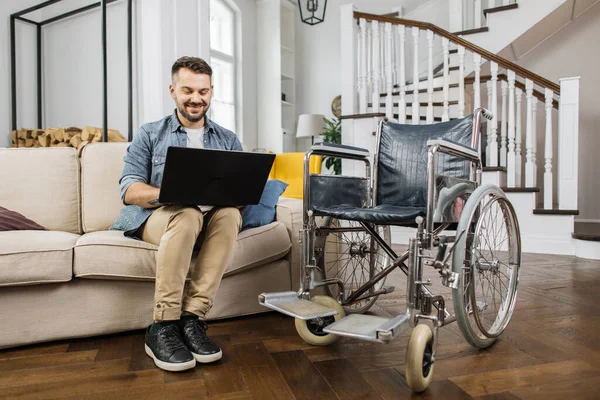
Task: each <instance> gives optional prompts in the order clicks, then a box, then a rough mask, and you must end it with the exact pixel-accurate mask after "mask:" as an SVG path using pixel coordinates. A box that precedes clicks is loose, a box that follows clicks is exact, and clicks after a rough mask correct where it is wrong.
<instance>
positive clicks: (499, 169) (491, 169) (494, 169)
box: [483, 167, 506, 172]
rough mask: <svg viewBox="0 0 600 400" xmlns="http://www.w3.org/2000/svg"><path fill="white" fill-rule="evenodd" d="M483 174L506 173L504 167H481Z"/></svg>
mask: <svg viewBox="0 0 600 400" xmlns="http://www.w3.org/2000/svg"><path fill="white" fill-rule="evenodd" d="M483 172H506V167H483Z"/></svg>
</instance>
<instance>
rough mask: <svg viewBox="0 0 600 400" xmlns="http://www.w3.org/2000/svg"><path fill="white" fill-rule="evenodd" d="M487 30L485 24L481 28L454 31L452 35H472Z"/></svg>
mask: <svg viewBox="0 0 600 400" xmlns="http://www.w3.org/2000/svg"><path fill="white" fill-rule="evenodd" d="M487 31H489V29H488V27H487V26H484V27H481V28H475V29H467V30H464V31H460V32H454V35H456V36H465V35H473V34H475V33H482V32H487Z"/></svg>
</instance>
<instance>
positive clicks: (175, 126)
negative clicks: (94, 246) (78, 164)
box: [110, 111, 242, 236]
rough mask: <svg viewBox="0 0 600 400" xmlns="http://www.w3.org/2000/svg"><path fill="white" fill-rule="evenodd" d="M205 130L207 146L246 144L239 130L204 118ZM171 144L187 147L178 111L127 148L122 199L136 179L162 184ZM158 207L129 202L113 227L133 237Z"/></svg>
mask: <svg viewBox="0 0 600 400" xmlns="http://www.w3.org/2000/svg"><path fill="white" fill-rule="evenodd" d="M204 121H205V124H204V126H205V133H204V147H205V148H207V149H218V150H239V151H242V145H241V143H240V141H239V140H238V138H237V136H236V135H235V133H233V132H231V131H229V130H227V129H225V128H223V127H222V126H219V125H217V124H216V123H214V122H213V121H211V120H209V119H208V118H206V117H204ZM170 146H177V147H187V133H186V131H185V130H184V128H183V127H182V126H181V123H180V122H179V119H178V118H177V112H176V111H174V112H173V114H171V115H169V116H167V117H165V118H163V119H161V120H160V121H156V122H150V123H147V124H144V125H142V126H141V127H140V129H139V131H138V133H137V135H136V136H135V137H134V138H133V141H132V142H131V144H130V145H129V147H128V148H127V153H126V154H125V158H124V161H125V166H124V168H123V174H122V175H121V179H120V180H119V185H120V188H121V201H122V202H123V204H125V192H127V189H128V188H129V186H131V185H132V184H133V183H135V182H142V183H145V184H147V185H150V186H153V187H160V185H161V182H162V178H163V172H164V169H165V161H166V158H167V149H168V148H169V147H170ZM154 210H155V209H153V208H143V207H140V206H137V205H132V204H130V205H127V204H125V207H123V209H121V214H120V215H119V217H118V218H117V220H116V221H115V224H114V225H113V226H112V227H111V228H110V229H111V230H120V231H125V235H126V236H132V235H134V234H135V232H136V231H137V230H138V229H139V228H140V227H141V226H142V224H144V222H146V220H147V219H148V217H149V216H150V215H151V214H152V212H153V211H154Z"/></svg>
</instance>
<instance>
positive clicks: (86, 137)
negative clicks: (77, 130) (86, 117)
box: [81, 126, 98, 142]
mask: <svg viewBox="0 0 600 400" xmlns="http://www.w3.org/2000/svg"><path fill="white" fill-rule="evenodd" d="M97 129H98V128H94V127H93V126H84V127H83V129H82V130H81V140H83V141H84V142H85V141H91V140H92V139H93V138H94V136H95V135H96V132H97Z"/></svg>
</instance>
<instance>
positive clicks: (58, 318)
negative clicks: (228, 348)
mask: <svg viewBox="0 0 600 400" xmlns="http://www.w3.org/2000/svg"><path fill="white" fill-rule="evenodd" d="M127 146H128V143H97V144H91V145H88V146H87V147H86V148H85V149H84V151H83V153H82V154H81V159H79V158H78V157H77V151H76V150H75V149H71V148H52V149H0V206H3V207H5V208H8V209H10V210H14V211H17V212H20V213H21V214H23V215H25V216H26V217H28V218H30V219H32V220H33V221H35V222H37V223H39V224H41V225H42V226H44V227H46V228H47V229H49V230H48V231H9V232H0V304H2V306H1V307H0V321H1V322H0V326H1V328H0V348H5V347H11V346H18V345H24V344H29V343H36V342H42V341H49V340H56V339H65V338H73V337H83V336H92V335H101V334H107V333H113V332H120V331H126V330H131V329H140V328H145V327H146V326H147V325H148V324H149V323H150V322H151V320H152V304H153V294H154V282H153V280H154V274H155V272H154V271H155V254H156V250H157V247H156V246H154V245H152V244H149V243H145V242H142V241H139V240H135V239H130V238H126V237H124V236H123V234H122V232H118V231H109V230H108V228H109V227H110V226H111V225H112V223H113V222H114V221H115V219H116V218H117V216H118V215H119V211H120V209H121V207H122V204H121V201H120V198H119V185H118V180H119V177H120V175H121V171H122V168H123V156H124V155H125V150H126V148H127ZM301 207H302V205H301V201H300V200H295V199H285V198H281V199H280V202H279V205H278V207H277V220H276V221H275V222H273V223H271V224H269V225H267V226H264V227H260V228H255V229H250V230H247V231H244V232H242V233H240V235H239V238H238V241H237V243H236V248H235V252H234V256H233V259H232V261H231V263H230V264H229V266H228V267H227V270H226V272H225V276H224V279H223V281H222V284H221V287H220V289H219V291H218V293H217V297H216V299H215V302H214V307H213V308H212V310H211V311H210V313H209V318H210V319H217V318H226V317H233V316H239V315H245V314H252V313H257V312H262V311H267V309H265V308H264V307H262V306H260V305H259V304H258V302H257V295H258V294H259V293H261V292H266V291H283V290H295V289H297V287H298V280H299V272H298V261H297V260H298V258H299V253H298V251H299V250H298V243H299V240H298V233H299V230H300V229H301V224H302V208H301Z"/></svg>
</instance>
